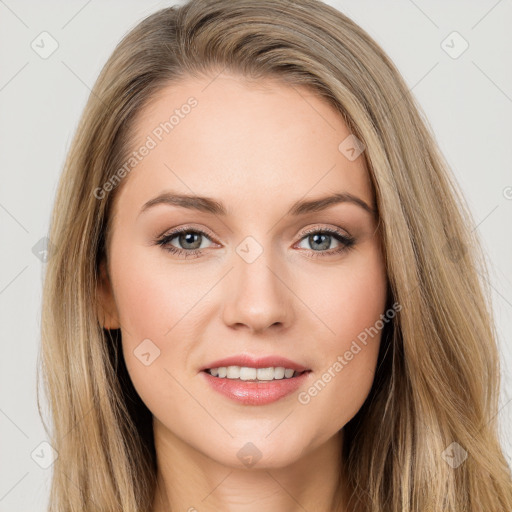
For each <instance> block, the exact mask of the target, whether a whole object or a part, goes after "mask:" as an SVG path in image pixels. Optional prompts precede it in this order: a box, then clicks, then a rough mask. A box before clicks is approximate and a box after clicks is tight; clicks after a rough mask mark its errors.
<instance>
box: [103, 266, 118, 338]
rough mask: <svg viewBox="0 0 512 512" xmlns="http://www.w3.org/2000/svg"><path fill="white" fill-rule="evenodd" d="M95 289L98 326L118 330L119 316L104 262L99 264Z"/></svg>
mask: <svg viewBox="0 0 512 512" xmlns="http://www.w3.org/2000/svg"><path fill="white" fill-rule="evenodd" d="M97 286H98V288H97V297H98V300H97V315H98V322H99V324H100V325H101V326H102V327H103V328H105V329H119V328H120V327H121V325H120V323H119V315H118V312H117V306H116V303H115V300H114V294H113V292H112V285H111V283H110V278H109V276H108V272H107V268H106V264H105V261H104V260H103V261H102V262H101V263H100V268H99V278H98V285H97Z"/></svg>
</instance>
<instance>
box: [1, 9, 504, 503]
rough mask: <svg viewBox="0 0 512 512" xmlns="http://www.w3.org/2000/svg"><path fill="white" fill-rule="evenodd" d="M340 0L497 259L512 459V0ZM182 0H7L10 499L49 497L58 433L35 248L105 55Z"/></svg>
mask: <svg viewBox="0 0 512 512" xmlns="http://www.w3.org/2000/svg"><path fill="white" fill-rule="evenodd" d="M327 3H329V4H331V5H333V6H334V7H336V8H338V9H339V10H340V11H342V12H344V13H345V14H347V15H348V16H349V17H351V18H352V19H353V20H354V21H356V22H357V23H358V24H360V25H361V26H362V27H363V28H364V29H366V30H367V31H368V32H369V34H370V35H371V36H372V37H373V38H374V39H375V40H376V41H377V42H378V43H379V44H380V45H381V46H382V47H383V48H384V50H385V51H386V52H387V53H388V54H389V55H390V57H391V59H392V60H393V61H394V62H395V63H396V65H397V67H398V68H399V70H400V72H401V73H402V74H403V76H404V78H405V80H406V82H407V83H408V85H409V87H410V89H411V91H412V92H411V93H412V94H413V95H414V96H415V97H416V98H417V99H418V100H419V102H420V105H421V107H422V109H423V111H424V113H425V115H426V116H427V118H428V121H429V123H430V125H431V127H432V129H433V131H434V133H435V135H436V138H437V141H438V143H439V145H440V147H441V150H442V151H443V153H444V154H445V156H446V158H447V160H448V162H449V163H450V165H451V166H452V168H453V172H454V174H455V176H456V178H457V180H458V181H459V183H460V185H461V187H462V190H463V193H464V194H465V196H466V199H467V201H468V204H469V206H470V209H471V211H472V214H473V217H474V219H475V226H474V229H475V230H477V232H478V234H479V236H480V237H481V239H482V241H483V243H484V247H485V250H486V251H487V255H488V259H489V264H490V270H491V277H492V282H491V284H492V287H493V301H494V309H495V314H496V320H497V329H498V333H499V337H500V339H499V341H500V351H501V355H502V382H503V389H502V395H501V401H500V403H501V410H500V412H499V418H500V425H501V430H502V431H501V435H502V440H503V444H504V447H505V450H506V455H507V457H508V460H509V461H511V462H512V442H511V438H512V377H511V375H512V364H511V362H512V357H511V355H512V339H511V335H510V332H511V329H512V238H511V233H512V230H511V225H512V171H511V169H512V166H511V163H512V144H511V140H512V126H511V119H512V66H511V65H510V62H511V60H510V56H511V55H512V32H511V31H510V24H511V22H512V2H510V1H507V0H505V1H503V0H500V1H496V0H479V1H468V0H464V1H462V0H458V1H450V2H446V1H442V0H436V1H432V0H430V1H427V0H416V1H413V0H394V1H389V0H387V1H382V0H379V1H377V0H374V1H361V0H357V1H356V0H347V1H343V0H339V1H334V0H332V1H330V2H327ZM172 4H173V2H159V3H158V2H150V1H146V2H142V1H134V0H129V1H126V0H124V1H120V0H107V1H100V0H89V1H75V0H73V1H70V0H68V1H55V0H53V1H45V2H36V1H35V0H32V1H22V0H18V1H16V0H5V1H4V0H0V160H1V165H0V172H1V181H0V223H1V251H0V269H1V275H0V314H1V317H0V328H1V333H2V338H1V340H2V342H1V346H0V351H1V352H0V365H1V367H0V368H1V371H0V465H1V466H0V512H7V511H9V512H11V511H17V512H23V511H27V512H28V511H30V512H39V511H43V510H44V509H45V505H46V503H47V496H48V484H49V481H50V476H51V466H50V467H49V468H46V469H44V468H42V467H40V465H39V464H37V463H36V461H35V457H33V456H32V455H31V454H33V452H34V450H36V453H37V449H41V448H38V447H40V445H41V443H42V442H44V441H45V440H46V437H45V433H44V430H43V427H42V423H41V421H40V418H39V415H38V411H37V406H36V365H37V362H38V360H37V358H38V350H39V342H40V338H39V329H40V301H41V283H42V271H43V269H44V263H43V262H42V261H41V260H40V259H38V257H36V255H35V254H34V252H37V251H33V248H34V247H36V248H37V247H38V245H37V244H38V242H39V241H40V240H41V238H43V237H44V236H45V235H46V234H47V231H48V222H49V215H50V210H51V206H52V202H53V199H54V194H55V190H56V184H57V180H58V177H59V174H60V172H61V170H62V165H63V162H64V157H65V155H66V153H67V151H68V149H69V146H70V142H71V139H72V136H73V134H74V132H75V129H76V126H77V122H78V119H79V116H80V114H81V111H82V109H83V107H84V105H85V102H86V100H87V97H88V95H89V93H90V88H91V87H92V85H93V83H94V81H95V80H96V78H97V76H98V74H99V72H100V69H101V68H102V66H103V64H104V63H105V62H106V60H107V58H108V57H109V55H110V54H111V52H112V50H113V49H114V46H115V45H116V44H117V43H118V42H119V40H120V39H121V38H122V36H123V35H124V34H126V33H127V32H128V31H129V30H130V29H131V28H132V27H134V26H135V25H136V24H137V23H138V22H139V21H140V20H142V19H143V18H144V17H146V16H147V15H149V14H150V13H152V12H154V11H156V10H158V9H161V8H163V7H166V6H170V5H172ZM42 32H47V33H48V34H49V35H50V37H49V36H48V35H43V36H41V35H40V34H41V33H42ZM454 32H456V34H454ZM41 37H45V38H46V39H45V41H46V44H45V45H44V47H45V49H46V51H50V50H51V49H52V47H51V44H54V45H55V44H57V45H58V47H57V48H56V49H55V51H54V52H53V53H52V54H51V55H50V56H46V58H43V56H41V51H42V48H40V49H39V50H38V51H36V49H35V48H37V42H38V41H40V38H41ZM38 38H39V39H38ZM34 41H35V42H34ZM52 41H55V42H56V43H52ZM39 46H40V47H42V46H43V45H42V44H41V43H39ZM466 46H467V48H466ZM464 49H465V50H464ZM463 50H464V51H463ZM468 322H471V319H470V318H468ZM478 378H479V376H478V375H475V379H478ZM42 446H43V447H44V445H42ZM70 485H72V484H71V483H70Z"/></svg>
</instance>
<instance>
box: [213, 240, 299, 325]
mask: <svg viewBox="0 0 512 512" xmlns="http://www.w3.org/2000/svg"><path fill="white" fill-rule="evenodd" d="M270 253H271V251H270V250H266V251H263V253H262V254H261V255H260V256H259V257H258V258H257V259H256V260H255V261H253V262H251V263H249V262H247V261H245V260H244V259H243V258H240V257H239V256H238V255H235V259H234V268H233V270H232V271H231V272H230V273H229V275H228V276H227V278H226V282H225V287H226V288H225V297H226V300H225V302H224V309H223V317H224V322H225V324H226V325H228V326H229V327H231V328H235V329H246V330H249V331H250V332H252V333H260V332H264V331H265V330H267V329H268V328H270V327H272V328H273V329H278V328H280V329H284V328H286V327H288V326H289V325H290V324H291V322H292V315H293V310H292V297H293V293H292V292H291V291H290V289H289V288H288V286H287V285H286V284H285V283H287V281H288V279H287V272H286V269H285V268H284V267H283V265H280V264H279V262H277V261H276V258H272V256H271V254H270Z"/></svg>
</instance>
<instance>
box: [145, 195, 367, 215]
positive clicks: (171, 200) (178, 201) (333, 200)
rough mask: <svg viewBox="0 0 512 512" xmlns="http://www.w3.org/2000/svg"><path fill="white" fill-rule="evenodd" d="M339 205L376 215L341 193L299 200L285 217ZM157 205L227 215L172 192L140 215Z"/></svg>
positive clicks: (213, 204)
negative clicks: (349, 205) (354, 206)
mask: <svg viewBox="0 0 512 512" xmlns="http://www.w3.org/2000/svg"><path fill="white" fill-rule="evenodd" d="M340 203H349V204H354V205H356V206H359V207H360V208H362V209H363V210H365V211H366V212H368V213H370V214H371V215H375V214H376V209H375V208H374V207H372V206H369V205H368V204H367V203H366V202H365V201H363V200H362V199H360V198H359V197H357V196H354V195H353V194H350V193H348V192H343V193H337V194H332V195H329V196H324V197H319V198H317V199H309V200H299V201H297V202H295V203H294V204H293V205H292V207H291V208H290V209H289V210H288V212H287V214H286V215H292V216H298V215H304V214H306V213H315V212H320V211H323V210H325V209H327V208H329V207H330V206H333V205H335V204H340ZM159 204H167V205H171V206H179V207H181V208H188V209H189V210H197V211H200V212H205V213H211V214H214V215H219V216H226V215H227V209H226V207H225V206H224V205H223V204H222V203H221V202H219V201H216V200H215V199H212V198H210V197H201V196H195V195H187V194H175V193H172V192H164V193H162V194H160V195H158V196H157V197H155V198H153V199H150V200H149V201H147V202H146V203H144V205H143V206H142V208H141V211H140V213H143V212H145V211H147V210H148V209H149V208H152V207H153V206H156V205H159ZM139 215H140V214H139Z"/></svg>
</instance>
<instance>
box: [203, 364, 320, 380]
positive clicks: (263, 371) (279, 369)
mask: <svg viewBox="0 0 512 512" xmlns="http://www.w3.org/2000/svg"><path fill="white" fill-rule="evenodd" d="M202 371H203V372H205V373H208V374H209V375H211V376H212V377H216V378H218V379H230V380H235V381H239V382H241V381H243V382H270V381H279V380H288V379H293V378H296V377H300V376H301V375H302V374H304V373H309V372H311V370H302V371H297V370H294V369H293V368H285V367H284V366H276V367H274V366H268V367H266V368H254V367H250V366H236V365H231V366H220V367H216V368H207V369H205V370H202Z"/></svg>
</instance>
